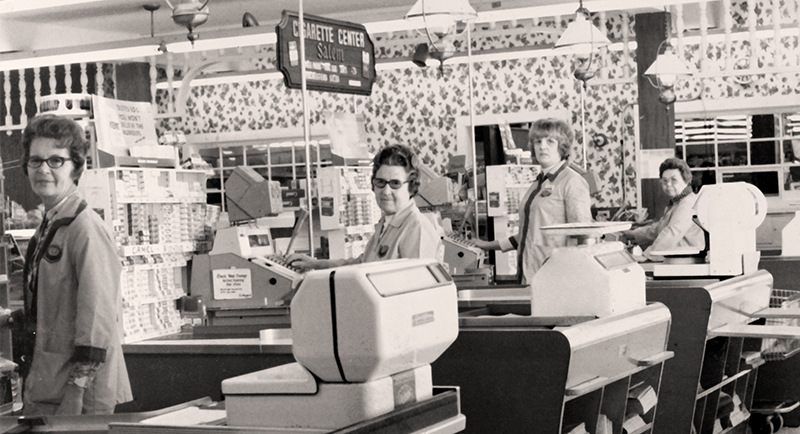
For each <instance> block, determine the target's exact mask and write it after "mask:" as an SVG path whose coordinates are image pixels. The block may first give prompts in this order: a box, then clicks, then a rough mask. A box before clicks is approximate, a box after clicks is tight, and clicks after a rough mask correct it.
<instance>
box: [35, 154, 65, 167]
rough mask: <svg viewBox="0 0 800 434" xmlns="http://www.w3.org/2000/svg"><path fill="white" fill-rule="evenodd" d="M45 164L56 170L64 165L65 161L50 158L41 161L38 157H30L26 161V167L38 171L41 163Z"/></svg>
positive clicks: (58, 158)
mask: <svg viewBox="0 0 800 434" xmlns="http://www.w3.org/2000/svg"><path fill="white" fill-rule="evenodd" d="M45 161H46V162H47V165H48V166H50V168H51V169H58V168H59V167H61V166H63V165H64V162H65V161H67V159H66V158H64V157H50V158H48V159H46V160H45V159H42V158H39V157H31V158H29V159H28V167H30V168H31V169H38V168H40V167H42V163H44V162H45Z"/></svg>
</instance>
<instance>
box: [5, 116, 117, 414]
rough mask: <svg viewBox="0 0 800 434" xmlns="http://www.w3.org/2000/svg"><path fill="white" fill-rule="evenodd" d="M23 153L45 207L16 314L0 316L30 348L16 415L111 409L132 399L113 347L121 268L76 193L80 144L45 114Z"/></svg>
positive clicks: (79, 134)
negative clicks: (23, 335) (21, 333)
mask: <svg viewBox="0 0 800 434" xmlns="http://www.w3.org/2000/svg"><path fill="white" fill-rule="evenodd" d="M22 147H23V159H22V161H23V166H25V168H26V172H25V173H26V175H27V176H28V178H29V180H30V183H31V188H32V189H33V191H34V193H36V195H38V196H39V198H41V200H42V202H43V204H44V209H45V217H44V220H43V221H42V224H41V225H40V226H39V228H38V229H37V231H36V233H35V234H34V236H33V238H32V239H31V242H30V244H29V246H28V250H27V258H26V262H25V270H24V279H25V292H24V294H25V305H24V309H23V310H20V311H17V312H14V313H12V315H11V316H10V318H9V317H6V318H5V320H6V322H7V323H8V325H12V326H15V327H19V328H20V329H22V330H24V331H25V332H27V333H26V336H29V337H30V339H28V343H29V344H31V346H32V351H30V349H28V351H24V349H23V357H24V358H25V365H26V366H23V368H24V370H25V371H27V372H23V375H24V376H25V381H24V390H23V402H24V407H23V413H24V414H26V415H35V414H68V415H78V414H109V413H113V412H114V407H115V405H116V404H118V403H122V402H126V401H130V400H131V399H132V396H131V389H130V384H129V382H128V373H127V370H126V368H125V361H124V359H123V355H122V347H121V343H120V342H121V336H122V326H121V308H122V302H121V298H120V272H121V263H120V260H119V257H118V256H117V251H116V246H115V244H114V240H113V239H112V237H111V235H110V234H109V232H108V230H107V229H106V226H105V225H104V224H103V221H102V219H101V218H100V216H99V215H98V214H97V213H96V212H94V211H92V209H91V208H87V205H86V202H85V201H84V200H83V199H82V197H81V195H80V194H79V193H78V192H77V191H76V189H77V184H78V180H79V179H80V176H81V174H82V173H83V169H84V162H85V161H86V154H87V151H88V144H87V143H86V140H85V136H84V134H83V130H82V129H81V127H80V126H78V124H76V123H75V122H74V121H72V120H70V119H66V118H62V117H57V116H52V115H43V116H39V117H36V118H35V119H33V120H32V121H31V122H30V123H29V124H28V126H27V127H26V128H25V131H24V132H23V135H22ZM26 352H27V354H25V353H26ZM28 362H30V363H29V364H28Z"/></svg>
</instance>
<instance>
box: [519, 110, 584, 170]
mask: <svg viewBox="0 0 800 434" xmlns="http://www.w3.org/2000/svg"><path fill="white" fill-rule="evenodd" d="M545 137H555V138H556V140H558V155H559V156H561V159H562V160H568V159H569V151H570V148H571V147H572V142H573V141H574V140H575V133H574V132H573V131H572V127H571V126H570V125H569V124H568V123H566V122H564V121H562V120H561V119H555V118H545V119H539V120H537V121H536V122H534V123H533V125H532V126H531V130H530V132H529V133H528V145H529V146H530V148H531V149H530V150H531V152H532V153H533V154H534V157H535V156H536V155H535V154H536V151H535V150H534V149H533V141H534V140H536V139H543V138H545Z"/></svg>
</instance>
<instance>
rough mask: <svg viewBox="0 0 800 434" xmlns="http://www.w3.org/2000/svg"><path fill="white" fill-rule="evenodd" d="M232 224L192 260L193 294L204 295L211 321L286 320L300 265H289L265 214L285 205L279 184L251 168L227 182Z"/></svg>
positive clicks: (272, 321) (209, 321) (211, 322)
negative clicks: (282, 318) (212, 244)
mask: <svg viewBox="0 0 800 434" xmlns="http://www.w3.org/2000/svg"><path fill="white" fill-rule="evenodd" d="M225 195H226V198H227V199H228V201H227V203H228V214H229V219H230V221H231V222H232V226H230V227H226V228H220V229H217V232H216V234H215V236H214V246H213V248H212V249H211V251H210V252H209V253H207V254H202V255H195V256H194V258H193V260H192V276H191V277H192V280H191V295H192V296H198V297H200V300H201V302H202V304H203V306H204V308H205V310H206V315H207V319H208V325H212V326H213V325H240V324H274V323H276V322H286V323H288V319H285V321H284V320H279V317H284V318H287V317H288V307H289V302H290V301H291V297H292V295H293V294H294V289H295V288H296V286H297V284H298V283H299V281H300V279H301V274H300V272H299V270H297V269H295V268H293V267H291V266H289V265H287V264H286V262H285V260H284V258H283V256H282V255H280V252H279V251H278V249H277V248H276V246H275V240H274V239H273V237H272V234H271V230H270V227H269V226H268V225H266V224H265V223H263V219H261V218H262V217H266V216H270V215H275V214H278V213H280V212H281V211H282V210H283V201H282V199H281V194H280V186H279V185H277V183H276V182H272V181H265V180H264V179H263V178H262V177H261V175H259V174H258V173H256V172H255V171H254V170H253V169H252V168H249V167H237V168H236V169H235V170H234V171H233V173H232V174H231V176H230V177H229V178H228V180H227V181H226V182H225Z"/></svg>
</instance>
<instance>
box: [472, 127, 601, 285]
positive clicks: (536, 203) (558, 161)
mask: <svg viewBox="0 0 800 434" xmlns="http://www.w3.org/2000/svg"><path fill="white" fill-rule="evenodd" d="M573 136H574V133H573V132H572V127H570V126H569V124H567V123H566V122H564V121H562V120H559V119H540V120H538V121H536V122H534V123H533V126H532V127H531V130H530V133H529V134H528V143H529V145H530V147H531V151H533V154H534V156H535V157H536V160H537V162H538V164H540V165H541V166H542V171H541V173H539V176H538V177H537V181H536V182H534V183H533V185H531V187H530V188H529V189H528V191H527V192H526V193H525V196H524V197H523V198H522V200H521V201H520V207H519V225H520V230H519V233H518V234H517V235H514V236H512V237H509V238H508V239H503V240H494V241H483V240H473V241H474V243H475V244H476V245H477V246H478V247H480V248H482V249H484V250H502V251H504V252H506V251H510V250H514V249H516V250H517V275H518V276H519V278H520V281H521V283H530V281H531V278H532V277H533V275H534V273H536V271H537V270H538V269H539V268H541V266H542V264H543V263H544V261H545V260H546V259H547V258H548V257H549V256H550V252H551V251H552V250H553V248H555V247H562V246H565V245H567V237H566V236H560V235H547V234H546V233H544V232H542V231H541V228H542V227H543V226H550V225H555V224H563V223H577V222H591V221H592V212H591V198H590V196H589V184H588V183H587V182H586V180H585V179H583V177H582V176H581V175H580V174H578V172H576V171H574V170H572V168H570V167H569V150H570V146H571V145H572V141H573Z"/></svg>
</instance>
